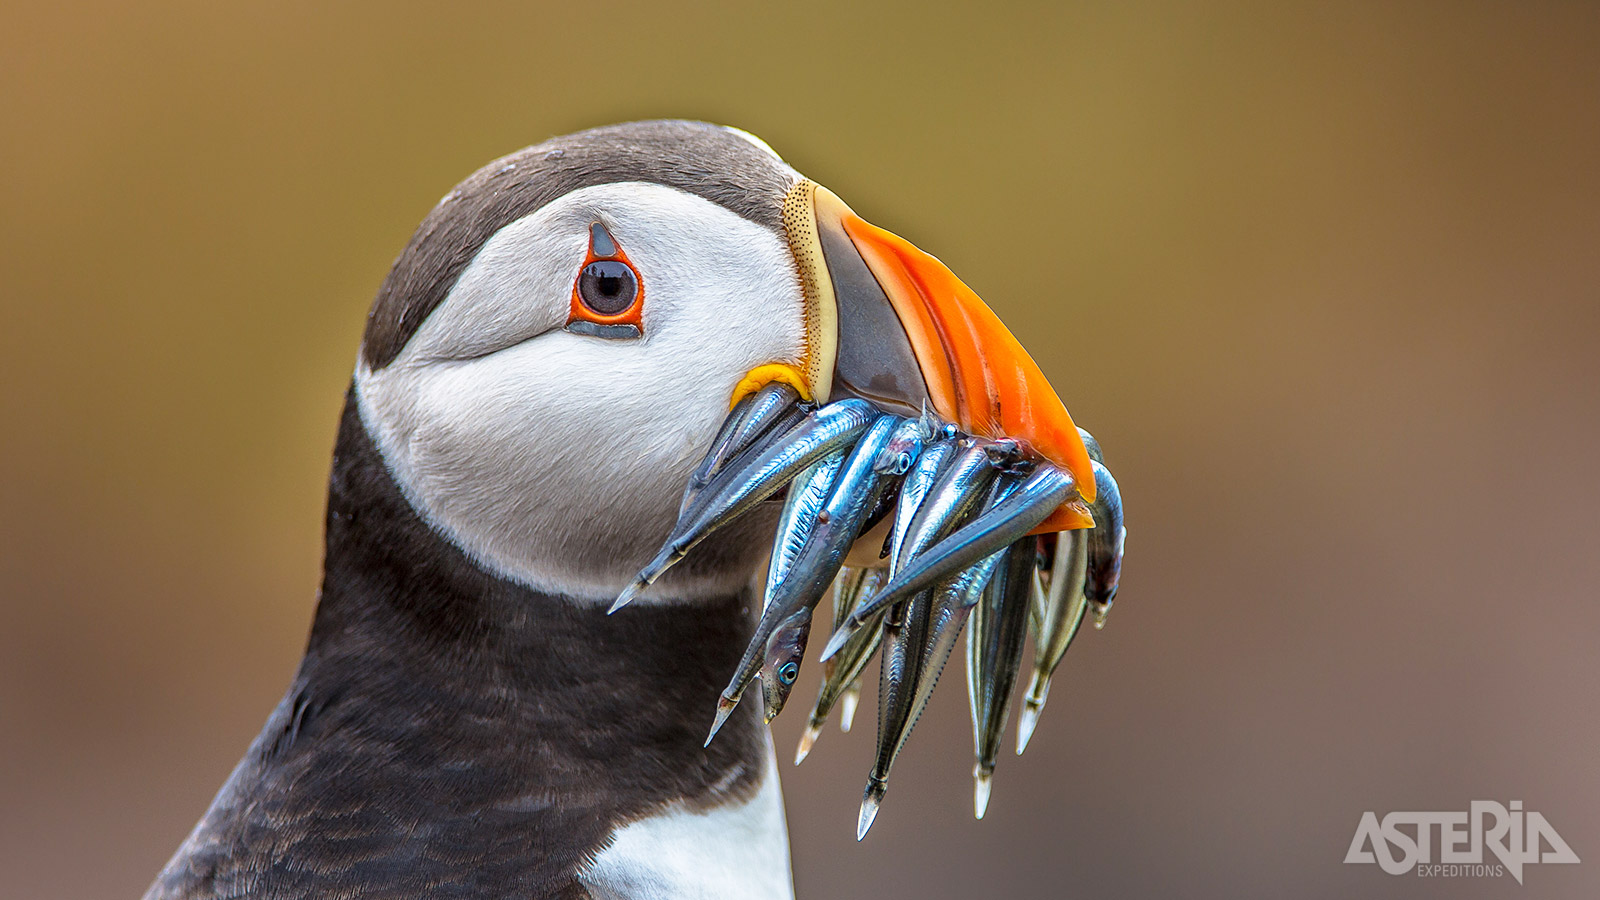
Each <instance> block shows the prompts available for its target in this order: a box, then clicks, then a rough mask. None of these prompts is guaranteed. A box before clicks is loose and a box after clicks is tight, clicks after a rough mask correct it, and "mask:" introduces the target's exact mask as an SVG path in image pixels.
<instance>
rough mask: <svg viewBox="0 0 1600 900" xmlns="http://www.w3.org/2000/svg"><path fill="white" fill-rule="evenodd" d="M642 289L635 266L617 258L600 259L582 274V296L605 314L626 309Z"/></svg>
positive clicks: (609, 314)
mask: <svg viewBox="0 0 1600 900" xmlns="http://www.w3.org/2000/svg"><path fill="white" fill-rule="evenodd" d="M638 293H639V282H638V280H637V279H635V278H634V277H633V269H631V268H629V267H628V264H627V263H624V262H620V261H618V260H615V259H597V260H595V261H594V262H592V263H589V264H588V265H587V266H584V267H583V272H582V273H580V274H579V275H578V299H579V300H580V301H581V302H582V303H583V305H584V306H587V307H589V308H590V309H592V310H594V311H595V312H597V313H599V314H600V315H602V316H614V315H617V314H618V313H621V312H624V311H626V310H627V308H628V307H630V306H632V305H633V298H634V297H635V296H636V295H637V294H638Z"/></svg>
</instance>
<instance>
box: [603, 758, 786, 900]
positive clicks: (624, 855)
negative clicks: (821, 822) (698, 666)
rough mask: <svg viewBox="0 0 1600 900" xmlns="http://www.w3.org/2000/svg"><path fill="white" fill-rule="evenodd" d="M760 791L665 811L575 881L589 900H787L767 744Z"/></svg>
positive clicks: (626, 833)
mask: <svg viewBox="0 0 1600 900" xmlns="http://www.w3.org/2000/svg"><path fill="white" fill-rule="evenodd" d="M766 743H767V746H766V760H767V762H766V766H765V769H764V771H763V772H762V775H761V788H760V790H758V791H757V792H756V794H755V796H754V797H751V798H750V799H749V800H746V801H745V802H743V803H738V804H730V805H728V806H722V807H718V808H716V809H712V810H709V811H705V812H695V811H691V810H689V809H687V808H685V807H684V806H683V805H681V804H673V805H671V806H669V807H667V808H666V809H665V810H663V811H662V812H660V813H659V814H657V815H653V816H650V817H649V818H646V819H641V820H639V821H637V822H634V823H632V824H629V825H627V826H624V827H623V828H620V829H618V830H617V831H616V832H615V834H614V839H613V840H612V843H611V845H610V846H609V847H607V848H606V849H605V851H603V852H602V853H601V854H600V855H599V856H598V857H596V858H595V861H594V864H593V865H592V866H590V867H589V869H588V870H586V871H585V872H584V873H583V874H582V875H581V876H580V880H582V882H583V884H584V886H585V887H587V888H588V889H589V892H590V893H591V894H593V895H594V897H595V900H638V898H644V897H650V898H657V897H671V898H674V900H724V898H726V900H769V898H771V900H791V898H793V897H794V883H793V877H792V876H791V875H790V872H789V832H788V828H787V826H786V825H785V824H784V818H783V795H782V793H781V792H780V789H779V786H778V764H777V757H776V756H775V755H774V753H773V751H772V738H771V736H770V735H769V736H768V737H767V741H766Z"/></svg>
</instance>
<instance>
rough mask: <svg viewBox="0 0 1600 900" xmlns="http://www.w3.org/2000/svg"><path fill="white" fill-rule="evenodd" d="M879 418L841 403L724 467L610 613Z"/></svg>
mask: <svg viewBox="0 0 1600 900" xmlns="http://www.w3.org/2000/svg"><path fill="white" fill-rule="evenodd" d="M878 418H879V415H878V412H877V410H876V409H874V408H873V406H872V404H870V403H867V402H866V401H865V400H857V399H854V398H850V399H845V400H840V401H839V402H837V403H831V404H829V405H827V406H824V407H822V408H821V409H818V410H816V411H815V412H812V413H810V414H809V415H807V416H806V418H805V419H804V420H802V421H801V422H800V424H798V425H796V426H794V427H793V428H791V429H790V430H789V431H788V432H787V433H786V434H785V435H784V436H783V439H782V440H780V441H778V442H776V443H775V444H773V445H772V446H769V447H766V448H764V449H763V450H762V451H761V452H758V453H754V454H746V455H747V456H749V458H748V459H747V458H745V456H741V457H740V458H739V459H738V460H736V461H734V462H733V463H730V464H729V465H727V466H726V467H724V468H723V470H722V472H721V473H719V474H718V475H717V476H715V477H714V478H713V479H712V481H711V483H710V484H708V485H707V486H706V489H705V490H704V491H703V492H702V493H701V495H700V496H699V497H697V498H696V499H695V502H694V503H693V504H692V505H691V508H690V510H689V518H688V520H687V521H684V520H680V521H679V524H678V527H676V528H674V529H673V534H672V536H671V537H670V538H668V539H667V542H666V545H665V546H663V547H662V548H661V551H660V552H659V553H657V554H656V557H655V559H653V560H651V561H650V563H649V565H647V566H645V567H644V569H643V570H641V571H640V572H639V575H638V577H637V578H635V579H634V581H633V583H632V584H630V585H628V587H627V588H625V589H624V590H623V592H622V593H621V594H620V595H619V596H618V597H617V600H616V602H615V603H613V604H611V609H610V612H616V611H617V610H619V609H621V608H622V607H624V606H626V605H627V604H628V603H629V602H630V601H632V600H633V598H634V597H636V596H638V595H639V592H640V591H642V590H644V589H645V588H646V587H649V586H650V585H651V584H652V583H653V582H654V581H655V580H656V579H657V578H659V577H661V574H662V573H663V572H665V571H666V570H667V569H669V568H671V567H672V566H673V564H674V563H676V562H677V561H678V560H680V559H682V558H683V557H684V556H685V555H686V554H687V553H688V552H689V550H690V549H691V548H693V547H694V545H695V544H698V543H699V542H700V541H702V540H704V539H705V537H706V536H707V535H709V534H711V533H712V532H713V531H715V530H717V529H718V528H720V527H722V526H723V525H726V524H727V523H728V522H731V521H733V520H734V519H737V518H738V517H739V516H740V515H742V514H744V513H746V512H748V511H749V510H751V509H752V508H754V507H755V505H756V504H757V503H760V502H761V501H762V500H765V499H766V498H768V497H770V496H772V495H773V494H774V493H776V492H777V491H778V490H779V489H781V488H782V487H783V486H784V485H785V484H787V483H789V481H791V480H792V479H793V478H794V477H795V476H796V475H798V474H799V473H800V472H802V471H804V470H805V469H806V468H807V467H809V466H810V465H811V464H812V463H814V462H816V461H817V460H819V459H821V458H823V457H824V456H827V455H828V454H829V453H832V452H833V451H835V450H838V449H839V448H841V447H844V446H847V445H850V444H852V443H854V441H855V439H856V438H857V437H858V436H859V435H860V434H861V432H863V431H865V430H866V429H867V427H868V426H869V425H871V424H872V422H873V421H874V420H876V419H878Z"/></svg>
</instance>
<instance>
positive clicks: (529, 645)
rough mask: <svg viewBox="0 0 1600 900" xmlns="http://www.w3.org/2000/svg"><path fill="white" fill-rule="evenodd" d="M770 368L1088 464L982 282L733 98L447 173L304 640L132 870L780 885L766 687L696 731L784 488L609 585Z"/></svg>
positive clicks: (595, 887) (169, 887) (220, 885)
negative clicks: (191, 814)
mask: <svg viewBox="0 0 1600 900" xmlns="http://www.w3.org/2000/svg"><path fill="white" fill-rule="evenodd" d="M774 382H780V383H784V384H788V385H790V386H791V387H792V388H793V389H794V390H795V391H796V392H797V393H798V394H799V395H800V396H801V397H803V398H804V399H805V400H807V401H811V402H814V403H819V404H820V403H827V402H831V401H835V400H839V399H840V398H859V399H863V400H866V401H869V402H870V403H872V404H874V405H875V406H876V407H878V408H880V409H884V410H890V411H896V412H898V413H900V414H904V415H908V416H915V415H918V414H926V413H927V411H929V410H934V411H936V412H937V413H938V414H939V415H940V416H941V417H942V418H944V419H946V420H949V421H954V422H959V424H960V425H961V426H962V427H963V428H964V429H966V430H968V431H971V432H974V433H980V432H988V433H989V434H991V435H992V436H1002V435H1009V436H1012V437H1016V436H1018V435H1019V434H1020V435H1021V436H1022V437H1024V438H1025V439H1026V440H1027V441H1028V442H1029V445H1030V446H1032V447H1034V448H1035V449H1037V450H1038V451H1039V452H1040V453H1042V454H1044V455H1046V456H1047V457H1049V458H1051V459H1053V460H1055V461H1057V462H1058V464H1060V465H1062V466H1064V467H1065V468H1066V469H1068V470H1070V471H1072V472H1073V473H1074V474H1076V475H1078V477H1079V481H1080V482H1086V483H1087V484H1089V485H1092V484H1093V477H1094V476H1093V474H1092V471H1091V469H1090V464H1089V459H1088V457H1087V455H1086V454H1085V450H1084V446H1083V444H1082V442H1081V440H1079V439H1078V436H1077V433H1076V430H1075V429H1074V427H1073V426H1072V422H1071V420H1070V418H1069V417H1068V416H1067V414H1066V410H1065V408H1064V407H1062V405H1061V401H1060V400H1059V398H1057V397H1056V395H1055V393H1054V392H1053V391H1052V390H1051V389H1050V387H1049V385H1048V383H1046V382H1044V379H1043V376H1042V375H1040V374H1038V369H1037V366H1035V365H1034V364H1033V362H1032V360H1031V359H1029V358H1028V357H1027V354H1026V351H1024V350H1023V349H1022V348H1021V345H1020V344H1019V343H1018V342H1017V341H1016V339H1015V338H1014V337H1013V336H1012V335H1011V334H1010V332H1009V331H1006V330H1005V328H1004V326H1003V325H1001V324H1000V323H999V320H998V319H996V318H994V316H993V314H992V313H991V312H990V311H989V310H988V309H987V307H985V306H983V304H982V302H981V301H980V300H978V299H977V296H976V295H975V294H973V293H972V292H971V291H970V290H969V289H967V288H966V286H965V285H964V284H962V283H961V282H960V280H959V279H957V278H956V277H955V276H954V275H953V274H952V273H951V272H950V271H949V269H947V268H945V267H944V266H943V264H942V263H940V262H939V261H938V260H937V259H936V258H935V257H933V256H931V255H929V254H926V253H924V252H923V251H921V250H919V249H918V248H916V247H915V246H913V245H911V244H910V243H909V242H907V241H905V240H903V239H901V238H899V237H897V236H896V235H894V234H893V233H891V232H888V231H885V230H883V229H881V228H878V227H876V226H874V225H871V224H870V223H867V222H865V221H864V220H862V219H861V218H860V217H859V216H857V215H856V214H855V213H854V212H853V211H851V209H850V208H849V207H848V206H847V205H846V204H845V203H844V201H843V200H841V199H840V198H839V197H838V196H837V195H835V194H833V193H832V192H830V191H828V190H827V189H826V188H824V187H822V186H820V185H818V184H816V183H815V182H812V181H811V180H809V179H807V178H805V177H804V176H803V175H801V174H800V173H799V172H797V171H795V170H794V169H793V168H792V167H791V166H789V165H788V164H787V163H785V162H784V161H783V159H782V158H780V157H779V156H778V154H777V153H775V152H774V151H773V150H772V149H771V148H770V147H769V146H767V144H765V143H764V142H762V141H761V140H759V139H758V138H756V137H754V136H752V135H750V134H748V133H746V132H744V131H741V130H739V129H736V128H731V127H725V126H718V125H712V124H707V123H702V122H691V121H677V120H663V121H647V122H634V123H628V124H623V125H615V126H608V127H601V128H594V129H591V130H587V131H582V132H578V133H575V134H571V135H566V136H563V137H558V138H554V139H552V140H548V141H546V142H544V143H541V144H538V145H535V146H532V147H528V148H526V149H524V150H521V151H519V152H516V153H513V154H511V155H510V156H506V157H504V158H502V159H499V160H496V161H494V162H492V163H490V164H488V165H487V166H485V167H483V168H482V169H480V170H478V171H477V172H475V173H473V174H472V175H471V176H469V177H468V178H467V179H466V180H465V181H463V182H461V184H459V185H458V186H457V187H455V188H454V189H453V190H451V191H450V192H449V193H448V194H446V195H445V196H444V198H443V199H442V200H440V201H439V203H438V204H437V205H436V206H435V207H434V208H433V209H432V211H431V212H429V213H428V215H427V216H426V218H424V219H423V221H422V223H421V225H420V226H419V227H418V228H417V230H416V232H415V233H414V234H413V235H412V237H411V239H410V241H409V242H408V243H407V244H406V246H405V248H404V249H403V250H402V251H401V252H400V254H399V256H398V257H397V258H396V260H395V262H394V264H393V267H392V268H391V269H390V270H389V272H388V274H387V276H386V277H385V278H384V280H383V282H382V284H381V286H380V287H379V289H378V292H377V297H376V299H375V300H374V302H373V304H372V306H371V310H370V312H369V314H368V317H367V320H366V327H365V332H364V334H363V337H362V341H361V346H360V349H359V352H358V356H357V361H356V366H355V371H354V375H353V378H352V380H351V383H350V385H349V388H348V390H347V392H346V400H345V405H344V411H343V414H342V418H341V420H340V422H339V427H338V435H337V439H336V442H335V448H334V453H333V462H332V468H331V474H330V477H329V482H328V501H327V513H326V518H325V523H324V526H325V546H324V567H323V577H322V585H321V591H320V594H319V597H318V602H317V606H316V612H315V615H314V618H313V621H312V624H311V629H310V636H309V639H308V641H307V645H306V649H305V655H304V658H303V660H302V661H301V663H300V666H299V668H298V671H297V672H296V674H295V676H294V678H293V681H292V683H291V684H290V685H289V687H288V690H287V692H286V693H285V695H284V697H283V699H282V701H281V702H280V703H279V704H278V705H277V707H276V708H275V709H274V710H273V711H272V713H271V714H270V716H269V717H268V718H267V721H266V724H265V726H264V727H263V728H262V730H261V733H260V735H259V736H258V737H257V738H256V739H255V740H254V742H253V743H252V744H251V745H250V747H249V749H248V750H247V751H246V752H245V755H244V758H243V759H242V760H241V761H240V762H239V764H238V766H237V767H236V768H235V769H234V770H233V772H232V774H231V775H230V776H229V777H228V779H227V781H226V783H225V784H224V785H223V786H222V788H221V790H220V791H219V792H218V794H217V795H216V797H215V799H214V800H213V802H212V803H211V805H210V807H209V808H208V809H207V810H206V811H205V813H204V815H203V816H202V817H201V819H200V821H199V822H198V824H197V825H196V826H195V827H194V829H193V831H192V832H191V833H190V834H189V836H188V837H187V839H186V840H185V841H184V842H183V843H182V845H181V846H180V847H179V848H178V850H177V852H176V853H175V854H174V856H173V857H172V859H171V861H170V862H169V863H168V864H167V865H166V867H165V869H164V870H163V871H162V872H161V873H160V875H159V876H158V877H157V878H156V880H155V882H154V884H153V885H151V887H150V888H149V890H148V892H147V893H146V894H145V897H146V898H147V900H202V898H223V897H253V898H291V897H292V898H306V897H351V898H417V897H461V898H500V897H506V898H509V897H516V898H523V900H527V898H592V900H608V898H618V900H620V898H645V897H651V898H654V897H693V898H741V900H761V898H786V897H792V896H793V886H792V878H791V873H790V863H789V848H788V837H787V831H786V826H785V821H784V809H783V800H782V794H781V792H780V788H779V781H778V774H777V767H776V756H775V753H774V750H773V746H772V740H771V737H770V735H769V733H768V731H767V728H766V726H765V724H764V722H763V718H762V715H761V711H760V710H759V709H758V708H756V707H757V706H759V704H744V705H742V706H740V707H738V708H736V709H734V710H733V711H732V714H731V715H730V716H729V717H728V718H727V721H726V722H725V723H722V727H721V729H720V731H719V732H718V734H717V737H716V740H714V741H710V742H707V741H706V739H705V734H706V725H707V723H708V718H709V713H710V711H711V710H713V709H716V708H717V704H718V698H719V692H720V691H721V689H722V687H723V685H724V683H725V682H726V679H727V676H728V674H729V672H731V671H733V670H734V668H735V667H736V666H737V665H738V663H739V660H740V654H741V650H742V649H743V647H744V645H745V642H746V640H747V639H748V638H749V636H750V634H751V632H752V628H753V625H754V621H755V616H756V615H758V614H759V612H760V608H759V607H760V588H759V580H760V578H759V572H760V571H761V570H762V569H763V568H764V565H765V562H766V560H767V558H768V555H769V553H770V548H771V543H772V539H773V529H774V527H775V522H776V520H777V512H776V506H777V505H778V504H774V503H764V504H762V508H761V509H758V510H757V511H756V512H754V513H752V514H750V515H747V516H744V517H743V518H741V519H740V520H739V521H738V522H736V523H734V524H732V525H730V526H729V527H727V528H724V529H722V530H720V531H718V532H717V533H716V534H714V535H713V536H711V537H709V538H707V539H706V540H705V541H704V542H702V543H701V544H700V545H698V546H697V547H695V549H694V551H693V553H691V554H689V555H688V556H687V557H686V558H684V559H683V560H682V561H681V562H680V563H679V564H678V565H676V566H674V567H673V568H672V569H671V570H670V571H668V572H666V573H665V574H664V575H663V576H662V577H661V578H660V579H659V580H657V581H655V583H654V584H651V585H650V586H649V587H648V589H647V590H644V591H642V592H641V593H640V594H639V595H638V596H637V597H636V598H635V599H633V602H632V603H631V604H629V606H628V608H626V609H624V610H620V611H618V612H617V613H616V614H615V615H610V614H608V613H609V612H610V607H611V605H612V603H613V601H614V600H615V599H616V598H617V596H618V594H619V592H621V591H623V590H624V589H626V588H627V587H628V586H629V584H630V583H631V582H632V581H633V579H634V576H635V575H636V573H638V572H639V571H640V569H641V567H642V566H644V565H645V564H646V563H647V562H648V561H649V560H650V559H651V558H652V556H653V555H654V554H655V552H656V551H657V548H658V547H659V546H660V545H661V542H662V539H663V538H664V537H665V536H666V535H667V534H668V533H669V532H670V531H671V529H672V527H673V523H674V521H675V517H676V515H677V513H678V511H679V503H680V497H681V496H682V495H683V492H684V486H685V483H686V481H687V480H688V479H689V477H690V475H691V472H692V470H693V469H694V467H695V464H696V462H697V461H698V460H699V459H700V458H701V456H702V455H703V454H704V453H705V451H706V447H707V445H708V444H710V443H711V441H712V440H713V438H714V436H715V435H716V433H717V430H718V426H719V423H721V422H722V421H723V419H724V417H726V416H727V415H728V411H729V409H730V405H731V404H732V403H733V402H735V401H736V400H738V399H739V398H740V397H742V396H745V395H748V394H749V393H750V392H751V391H753V390H756V389H758V388H760V387H763V386H765V385H769V384H772V383H774ZM1055 515H1056V517H1057V518H1059V519H1061V521H1057V522H1054V523H1047V525H1050V527H1051V528H1054V529H1059V528H1062V527H1084V526H1083V523H1082V522H1077V523H1075V524H1074V523H1073V522H1072V521H1070V520H1071V519H1072V518H1073V517H1074V516H1078V517H1080V518H1081V517H1082V515H1083V513H1082V511H1081V509H1079V510H1074V509H1073V508H1069V507H1063V509H1062V510H1061V511H1059V512H1058V513H1057V514H1055ZM862 540H863V541H865V540H867V538H865V537H864V538H863V539H862Z"/></svg>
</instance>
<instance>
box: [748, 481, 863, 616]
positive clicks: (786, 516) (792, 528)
mask: <svg viewBox="0 0 1600 900" xmlns="http://www.w3.org/2000/svg"><path fill="white" fill-rule="evenodd" d="M845 453H846V451H844V450H840V451H838V452H836V453H830V454H829V455H827V456H825V457H823V458H822V459H820V460H818V461H817V462H816V463H813V464H812V466H811V467H810V468H808V469H806V470H805V471H804V472H801V473H800V474H799V475H797V476H795V479H794V481H793V482H791V483H790V485H789V494H788V496H786V497H785V498H784V500H783V512H782V513H780V514H779V516H778V528H777V537H776V539H775V540H774V541H773V543H772V559H771V561H770V562H768V564H767V591H766V594H765V595H764V597H763V599H762V604H761V605H762V608H763V609H765V608H766V607H768V606H770V605H772V598H773V596H774V595H776V594H777V592H778V585H779V584H781V583H782V582H783V578H784V576H785V575H787V574H788V573H789V566H790V565H792V564H793V563H794V558H795V557H796V556H799V555H800V550H801V548H803V547H805V545H806V539H807V538H809V537H811V529H812V528H813V527H815V526H816V524H817V514H818V513H820V512H822V506H823V504H824V503H827V502H828V493H829V491H831V490H832V489H833V483H834V481H836V480H838V477H839V467H840V466H842V465H844V457H845Z"/></svg>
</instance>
